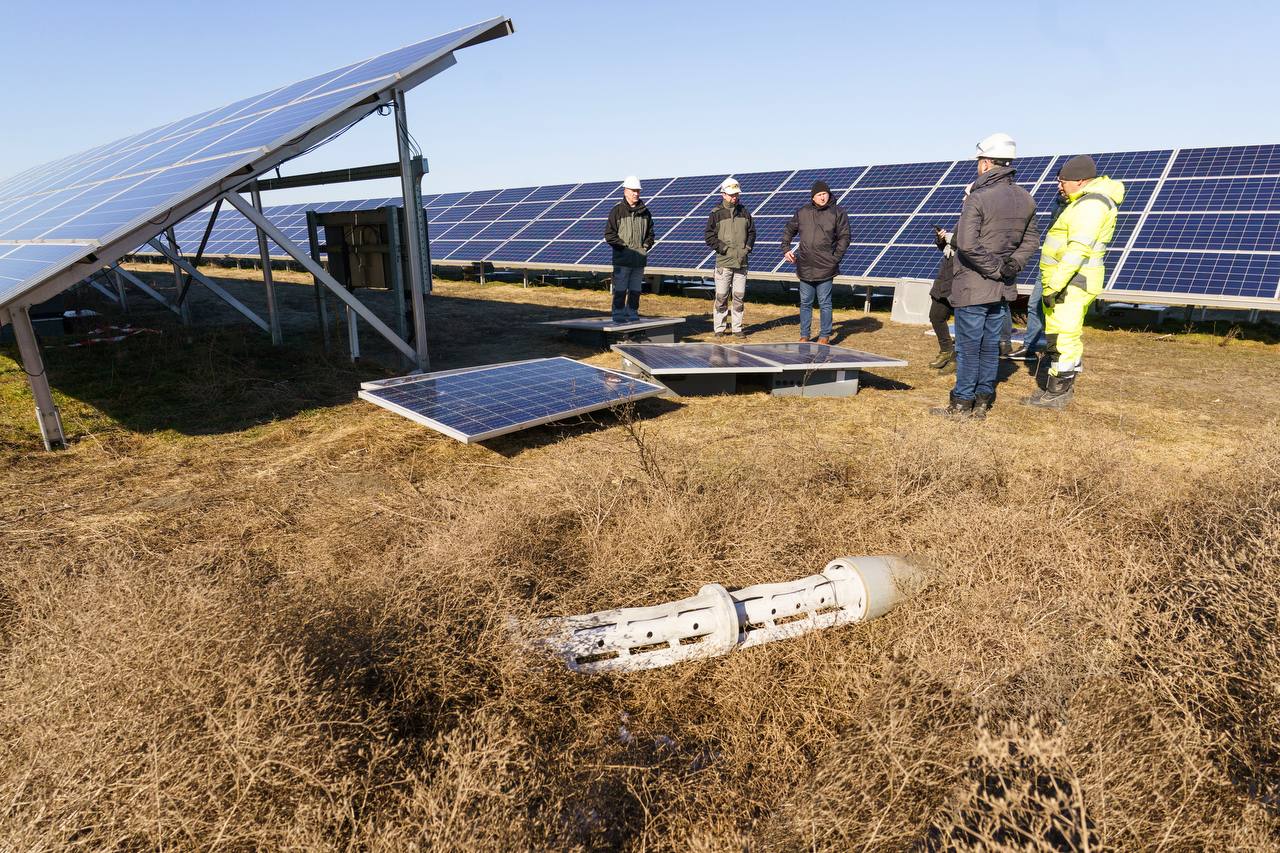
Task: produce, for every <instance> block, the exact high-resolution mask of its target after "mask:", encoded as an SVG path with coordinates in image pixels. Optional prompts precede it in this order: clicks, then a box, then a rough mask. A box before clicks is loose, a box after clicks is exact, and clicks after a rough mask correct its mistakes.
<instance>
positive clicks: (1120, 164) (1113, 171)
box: [1051, 151, 1173, 181]
mask: <svg viewBox="0 0 1280 853" xmlns="http://www.w3.org/2000/svg"><path fill="white" fill-rule="evenodd" d="M1172 154H1173V152H1172V151H1118V152H1115V153H1111V154H1094V155H1093V161H1094V162H1095V163H1097V164H1098V174H1099V175H1106V176H1107V177H1110V178H1115V179H1116V180H1118V181H1133V180H1138V179H1141V178H1158V177H1160V175H1161V174H1163V173H1164V167H1165V165H1166V164H1167V163H1168V162H1169V157H1170V156H1171V155H1172ZM1069 159H1070V157H1063V158H1062V160H1061V161H1059V162H1058V168H1061V167H1062V165H1063V164H1064V163H1066V162H1067V160H1069ZM1051 177H1053V178H1054V179H1056V178H1057V174H1056V173H1055V174H1053V175H1052V176H1051Z"/></svg>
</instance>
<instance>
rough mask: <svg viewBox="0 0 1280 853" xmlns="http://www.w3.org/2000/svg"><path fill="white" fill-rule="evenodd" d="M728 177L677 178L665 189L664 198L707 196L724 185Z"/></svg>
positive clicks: (698, 176)
mask: <svg viewBox="0 0 1280 853" xmlns="http://www.w3.org/2000/svg"><path fill="white" fill-rule="evenodd" d="M727 177H729V176H728V175H696V176H694V177H691V178H676V179H675V180H674V181H672V182H671V183H669V184H667V186H666V187H664V188H663V190H662V194H663V195H664V196H671V195H707V194H708V193H713V192H715V191H716V190H717V189H719V188H720V185H721V184H722V183H724V179H725V178H727Z"/></svg>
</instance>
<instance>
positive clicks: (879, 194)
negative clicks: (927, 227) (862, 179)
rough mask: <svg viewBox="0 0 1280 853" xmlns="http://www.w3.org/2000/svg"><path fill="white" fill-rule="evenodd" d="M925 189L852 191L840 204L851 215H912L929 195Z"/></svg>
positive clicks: (900, 188)
mask: <svg viewBox="0 0 1280 853" xmlns="http://www.w3.org/2000/svg"><path fill="white" fill-rule="evenodd" d="M928 193H929V190H928V189H926V188H923V187H915V188H902V187H899V188H895V189H880V190H851V191H850V192H849V194H848V195H846V196H845V197H844V198H843V199H842V200H841V202H840V206H841V207H843V208H844V209H845V211H846V212H848V213H849V214H850V215H853V214H855V213H911V212H912V211H914V210H915V209H916V207H917V206H918V205H919V204H920V202H921V201H922V200H923V199H924V197H925V196H926V195H928Z"/></svg>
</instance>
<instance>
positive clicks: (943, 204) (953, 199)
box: [920, 186, 964, 217]
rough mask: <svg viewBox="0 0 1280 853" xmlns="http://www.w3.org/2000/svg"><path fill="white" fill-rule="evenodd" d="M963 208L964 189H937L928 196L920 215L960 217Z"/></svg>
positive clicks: (960, 187) (954, 187) (953, 187)
mask: <svg viewBox="0 0 1280 853" xmlns="http://www.w3.org/2000/svg"><path fill="white" fill-rule="evenodd" d="M962 207H964V187H962V186H959V187H956V186H952V187H938V188H937V189H936V190H934V191H933V192H932V193H930V194H929V198H928V199H927V200H926V201H925V203H924V207H922V208H920V212H921V213H944V214H947V215H948V216H951V217H956V216H959V215H960V209H961V208H962Z"/></svg>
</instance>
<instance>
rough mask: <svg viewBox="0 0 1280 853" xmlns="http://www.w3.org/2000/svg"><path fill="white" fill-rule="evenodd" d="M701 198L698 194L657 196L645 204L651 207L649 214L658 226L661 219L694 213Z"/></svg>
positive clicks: (655, 225)
mask: <svg viewBox="0 0 1280 853" xmlns="http://www.w3.org/2000/svg"><path fill="white" fill-rule="evenodd" d="M701 200H702V199H701V198H699V197H698V196H684V197H680V198H655V199H650V200H649V201H647V202H645V205H646V206H647V207H648V208H649V215H650V216H652V217H653V224H654V227H655V228H656V227H657V226H658V224H659V222H660V221H661V220H664V219H672V218H678V217H681V216H684V215H685V214H688V213H692V212H693V211H694V209H695V208H696V207H697V206H698V202H700V201H701Z"/></svg>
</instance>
